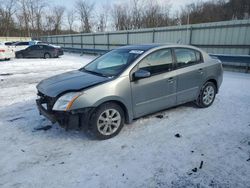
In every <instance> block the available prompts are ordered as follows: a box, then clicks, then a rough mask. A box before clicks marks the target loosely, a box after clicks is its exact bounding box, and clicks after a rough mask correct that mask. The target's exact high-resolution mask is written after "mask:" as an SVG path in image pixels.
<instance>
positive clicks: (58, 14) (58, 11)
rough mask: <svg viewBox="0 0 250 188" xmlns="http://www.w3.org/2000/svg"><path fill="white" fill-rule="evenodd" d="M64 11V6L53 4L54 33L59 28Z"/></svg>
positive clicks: (57, 32)
mask: <svg viewBox="0 0 250 188" xmlns="http://www.w3.org/2000/svg"><path fill="white" fill-rule="evenodd" d="M64 11H65V7H63V6H55V7H54V8H53V16H54V31H55V34H56V35H57V34H59V31H60V30H61V26H62V19H63V14H64Z"/></svg>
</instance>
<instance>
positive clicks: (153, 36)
mask: <svg viewBox="0 0 250 188" xmlns="http://www.w3.org/2000/svg"><path fill="white" fill-rule="evenodd" d="M152 42H153V43H155V29H153V33H152Z"/></svg>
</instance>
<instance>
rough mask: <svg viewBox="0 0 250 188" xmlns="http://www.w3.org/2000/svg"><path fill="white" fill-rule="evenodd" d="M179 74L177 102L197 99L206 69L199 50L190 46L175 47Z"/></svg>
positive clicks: (176, 65) (177, 72)
mask: <svg viewBox="0 0 250 188" xmlns="http://www.w3.org/2000/svg"><path fill="white" fill-rule="evenodd" d="M174 54H175V67H176V70H177V71H176V74H177V104H182V103H185V102H189V101H193V100H196V99H197V97H198V94H199V90H200V87H201V85H202V84H203V82H204V80H205V77H206V71H205V69H204V64H203V58H202V55H201V53H200V52H199V51H196V50H194V49H189V48H175V49H174Z"/></svg>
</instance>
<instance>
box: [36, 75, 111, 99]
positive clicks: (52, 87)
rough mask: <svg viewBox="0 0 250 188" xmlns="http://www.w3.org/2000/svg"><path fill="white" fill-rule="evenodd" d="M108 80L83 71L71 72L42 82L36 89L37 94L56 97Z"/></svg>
mask: <svg viewBox="0 0 250 188" xmlns="http://www.w3.org/2000/svg"><path fill="white" fill-rule="evenodd" d="M107 80H110V78H108V77H102V76H98V75H94V74H90V73H87V72H83V71H79V70H76V71H71V72H66V73H63V74H59V75H57V76H53V77H50V78H47V79H45V80H42V81H41V82H40V83H39V84H38V85H37V86H36V87H37V89H38V91H39V92H41V93H43V94H44V95H47V96H50V97H57V96H58V95H59V94H61V93H64V92H67V91H79V90H82V89H85V88H88V87H91V86H94V85H97V84H100V83H103V82H105V81H107Z"/></svg>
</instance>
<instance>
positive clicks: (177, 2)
mask: <svg viewBox="0 0 250 188" xmlns="http://www.w3.org/2000/svg"><path fill="white" fill-rule="evenodd" d="M50 1H51V2H53V3H54V4H57V5H63V6H65V7H67V8H72V7H74V4H75V1H76V0H50ZM88 1H89V2H93V3H95V6H96V8H97V9H98V7H101V6H102V5H103V4H105V3H106V2H107V3H108V4H110V5H113V4H118V3H126V2H129V1H130V0H88ZM157 1H158V2H160V3H162V4H166V3H167V2H169V3H170V4H171V5H172V9H171V14H173V13H174V12H175V11H176V10H180V8H181V7H182V6H185V5H186V4H190V3H193V2H198V1H208V0H157Z"/></svg>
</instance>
